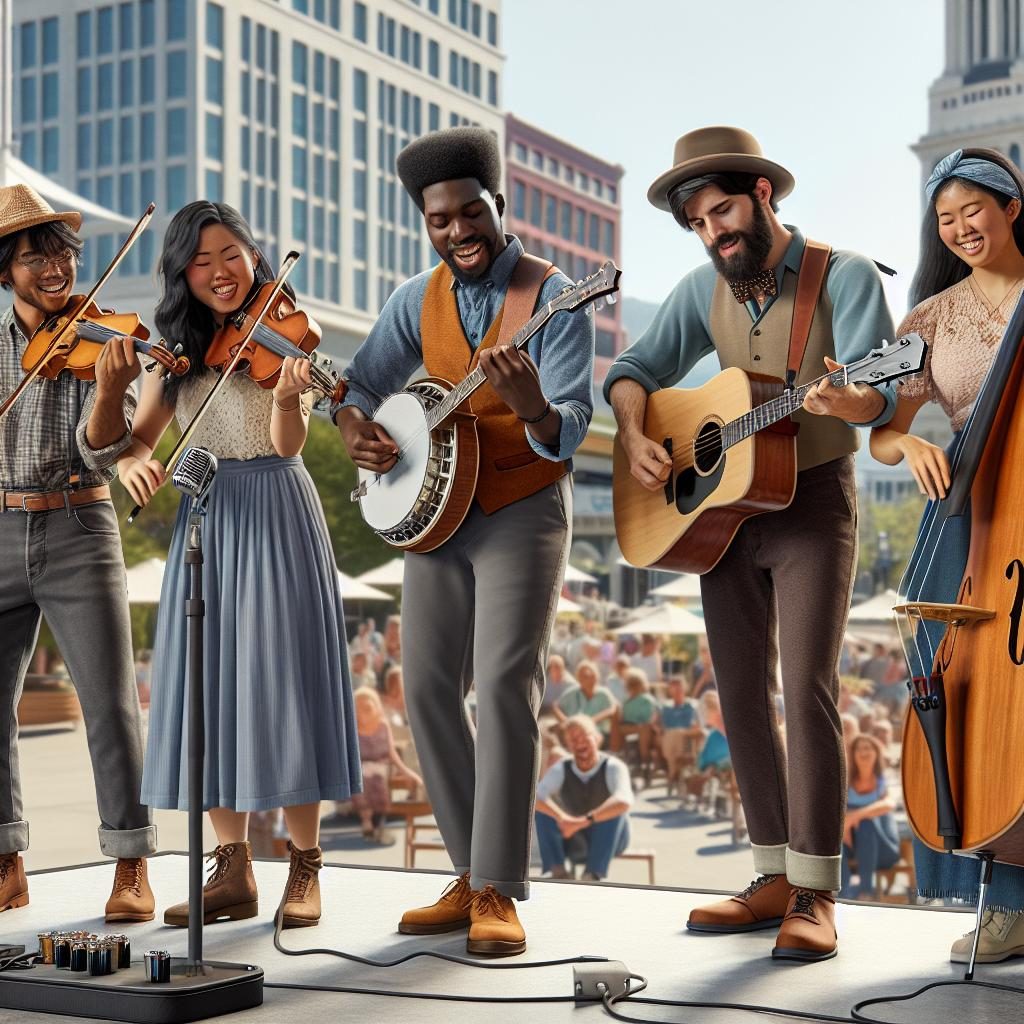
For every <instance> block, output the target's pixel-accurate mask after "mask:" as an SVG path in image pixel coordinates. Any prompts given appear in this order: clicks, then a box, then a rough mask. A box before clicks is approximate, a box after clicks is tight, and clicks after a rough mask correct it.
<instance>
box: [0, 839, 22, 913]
mask: <svg viewBox="0 0 1024 1024" xmlns="http://www.w3.org/2000/svg"><path fill="white" fill-rule="evenodd" d="M27 906H28V879H27V878H26V877H25V862H24V861H23V860H22V859H21V854H20V853H4V854H0V911H2V910H13V909H14V908H15V907H27Z"/></svg>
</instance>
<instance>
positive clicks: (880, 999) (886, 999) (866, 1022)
mask: <svg viewBox="0 0 1024 1024" xmlns="http://www.w3.org/2000/svg"><path fill="white" fill-rule="evenodd" d="M958 985H967V986H970V987H973V988H990V989H994V990H995V991H997V992H1013V993H1014V994H1015V995H1024V988H1017V987H1016V986H1015V985H1000V984H997V983H996V982H994V981H967V980H966V979H965V978H957V979H955V980H953V981H933V982H930V983H929V984H927V985H924V986H923V987H921V988H919V989H918V990H917V991H916V992H911V993H910V995H906V996H876V997H875V998H874V999H862V1000H861V1001H860V1002H859V1003H857V1004H856V1005H855V1006H854V1008H853V1009H852V1010H851V1011H850V1013H851V1014H852V1019H853V1020H854V1021H859V1022H863V1024H892V1022H891V1021H883V1020H879V1019H878V1018H877V1017H865V1016H864V1015H863V1014H862V1013H861V1012H860V1011H861V1008H862V1007H865V1006H874V1005H876V1004H877V1003H903V1002H906V1001H907V1000H908V999H916V998H917V997H918V996H920V995H924V993H925V992H928V991H929V990H930V989H933V988H946V987H952V986H958Z"/></svg>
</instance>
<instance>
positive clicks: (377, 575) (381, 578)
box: [356, 556, 405, 587]
mask: <svg viewBox="0 0 1024 1024" xmlns="http://www.w3.org/2000/svg"><path fill="white" fill-rule="evenodd" d="M404 575H405V557H404V556H403V557H401V558H392V559H391V561H390V562H385V563H384V564H383V565H378V566H377V568H376V569H368V570H367V571H366V572H364V573H360V574H359V575H358V576H357V577H356V579H357V580H359V582H360V583H368V584H369V585H370V586H371V587H400V586H401V585H402V578H403V576H404Z"/></svg>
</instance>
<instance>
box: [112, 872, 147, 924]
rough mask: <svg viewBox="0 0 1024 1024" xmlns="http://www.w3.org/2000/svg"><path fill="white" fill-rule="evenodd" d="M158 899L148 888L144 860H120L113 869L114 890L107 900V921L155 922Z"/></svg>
mask: <svg viewBox="0 0 1024 1024" xmlns="http://www.w3.org/2000/svg"><path fill="white" fill-rule="evenodd" d="M154 917H156V900H154V899H153V890H152V889H150V887H149V872H148V871H147V870H146V859H145V858H144V857H119V858H118V861H117V867H116V868H115V869H114V887H113V889H111V890H110V899H109V900H107V909H106V921H107V924H114V923H115V922H117V921H152V920H153V918H154Z"/></svg>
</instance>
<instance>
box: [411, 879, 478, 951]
mask: <svg viewBox="0 0 1024 1024" xmlns="http://www.w3.org/2000/svg"><path fill="white" fill-rule="evenodd" d="M473 895H474V894H473V890H472V889H470V887H469V872H468V871H467V872H466V873H465V874H462V875H459V877H458V878H456V879H455V881H454V882H452V883H451V884H450V885H449V886H448V888H447V889H445V891H444V892H443V893H441V898H440V899H439V900H438V901H437V902H436V903H431V905H430V906H429V907H416V909H415V910H407V911H406V912H405V913H404V914H403V915H402V920H401V921H399V922H398V930H399V931H400V932H401V933H402V934H403V935H439V934H441V933H442V932H455V931H458V930H459V929H460V928H468V927H469V908H470V904H472V902H473Z"/></svg>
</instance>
